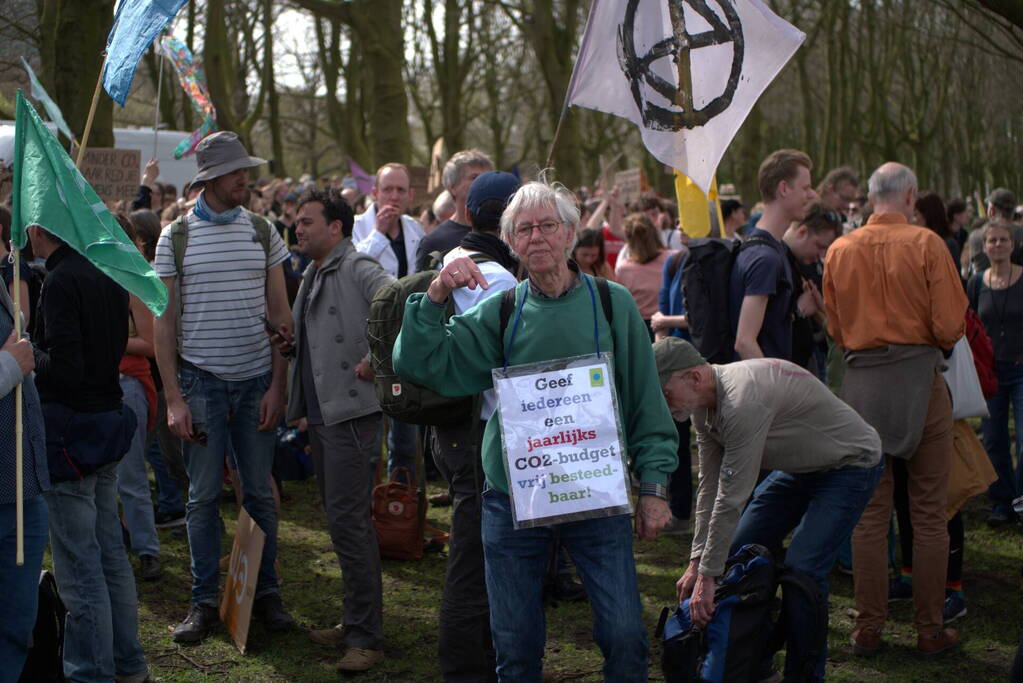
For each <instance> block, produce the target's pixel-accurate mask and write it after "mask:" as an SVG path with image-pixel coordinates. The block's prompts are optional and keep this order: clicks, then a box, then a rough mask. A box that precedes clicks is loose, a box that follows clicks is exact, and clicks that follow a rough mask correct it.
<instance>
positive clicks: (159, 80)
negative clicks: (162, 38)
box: [153, 48, 163, 159]
mask: <svg viewBox="0 0 1023 683" xmlns="http://www.w3.org/2000/svg"><path fill="white" fill-rule="evenodd" d="M153 52H154V53H155V54H156V58H157V59H159V60H160V70H159V71H158V72H157V73H158V74H159V75H158V76H157V77H156V113H155V114H153V158H154V159H155V158H156V143H157V140H158V138H159V129H160V98H161V97H162V96H163V59H161V58H160V53H159V51H157V50H156V49H155V48H154V50H153Z"/></svg>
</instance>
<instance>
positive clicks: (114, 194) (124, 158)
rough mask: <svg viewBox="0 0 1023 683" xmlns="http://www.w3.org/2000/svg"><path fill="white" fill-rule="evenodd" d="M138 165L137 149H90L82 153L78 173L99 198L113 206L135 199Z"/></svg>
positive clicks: (139, 166)
mask: <svg viewBox="0 0 1023 683" xmlns="http://www.w3.org/2000/svg"><path fill="white" fill-rule="evenodd" d="M75 154H77V152H76V153H75ZM141 165H142V152H140V151H139V150H137V149H114V148H113V147H89V148H86V150H85V158H84V159H82V167H81V169H80V170H81V172H82V176H83V177H84V178H85V181H86V182H87V183H89V184H90V185H92V189H94V190H95V191H96V194H98V195H99V198H100V199H102V200H103V201H104V202H106V203H107V204H112V203H113V202H119V201H122V200H123V201H131V200H132V198H134V197H135V193H136V192H138V189H139V177H140V176H139V170H140V168H141Z"/></svg>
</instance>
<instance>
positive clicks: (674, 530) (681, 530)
mask: <svg viewBox="0 0 1023 683" xmlns="http://www.w3.org/2000/svg"><path fill="white" fill-rule="evenodd" d="M688 532H689V520H688V519H680V518H678V517H672V518H671V521H670V522H668V523H667V524H666V525H665V526H664V528H663V529H661V535H662V536H684V535H685V534H687V533H688Z"/></svg>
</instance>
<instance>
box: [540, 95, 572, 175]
mask: <svg viewBox="0 0 1023 683" xmlns="http://www.w3.org/2000/svg"><path fill="white" fill-rule="evenodd" d="M566 116H568V96H567V95H566V97H565V105H564V106H563V107H562V108H561V116H559V117H558V126H557V128H555V129H554V139H553V140H551V148H550V151H548V152H547V162H546V163H545V164H544V165H543V167H544V168H550V167H551V162H552V161H553V160H554V148H555V147H557V146H558V139H559V138H561V124H563V123H564V122H565V117H566Z"/></svg>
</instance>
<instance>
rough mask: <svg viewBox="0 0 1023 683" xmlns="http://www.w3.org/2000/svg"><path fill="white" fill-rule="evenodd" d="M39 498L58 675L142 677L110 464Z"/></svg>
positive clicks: (114, 467) (128, 569)
mask: <svg viewBox="0 0 1023 683" xmlns="http://www.w3.org/2000/svg"><path fill="white" fill-rule="evenodd" d="M43 496H44V497H45V498H46V504H47V506H48V507H49V512H50V547H51V552H52V554H53V571H54V575H55V577H56V579H57V589H58V590H59V591H60V597H61V599H62V600H63V601H64V605H65V607H67V610H68V613H67V618H66V620H65V626H66V631H65V632H64V675H65V676H66V677H67V679H68V680H71V681H111V680H114V677H115V676H134V675H137V674H141V673H143V672H144V671H146V657H145V652H144V651H143V650H142V644H141V643H140V642H139V639H138V632H139V629H138V599H137V597H136V594H135V575H134V574H133V573H132V570H131V564H130V563H129V562H128V553H127V552H126V551H125V548H124V541H123V539H122V535H121V522H120V519H119V518H118V516H117V465H116V463H110V464H109V465H104V466H103V467H101V468H100V469H98V470H96V472H94V473H93V474H90V475H89V476H87V477H86V478H85V479H82V480H81V481H65V482H60V483H57V484H54V485H53V488H52V489H50V490H49V491H47V492H46V493H44V494H43ZM37 580H38V577H37Z"/></svg>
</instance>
